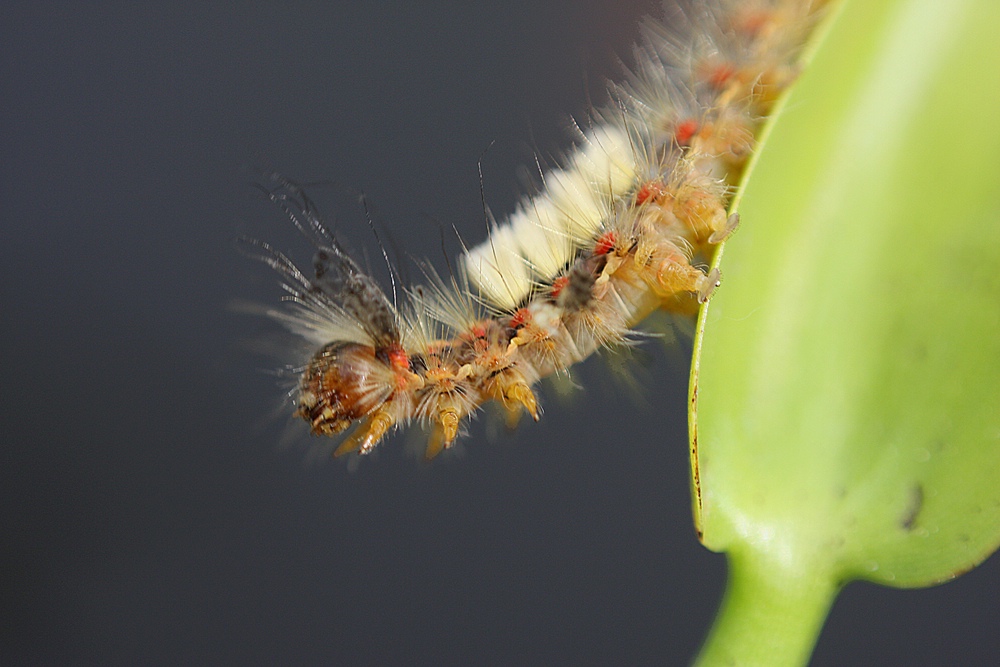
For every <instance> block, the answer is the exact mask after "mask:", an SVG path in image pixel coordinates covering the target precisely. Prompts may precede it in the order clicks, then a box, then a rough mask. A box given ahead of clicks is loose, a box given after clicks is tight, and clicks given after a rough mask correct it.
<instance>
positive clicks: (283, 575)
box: [0, 0, 1000, 665]
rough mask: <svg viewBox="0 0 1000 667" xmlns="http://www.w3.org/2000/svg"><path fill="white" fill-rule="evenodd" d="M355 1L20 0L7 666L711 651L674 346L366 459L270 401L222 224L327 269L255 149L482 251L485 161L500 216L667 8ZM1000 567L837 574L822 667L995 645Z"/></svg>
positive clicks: (11, 13) (2, 279) (973, 657)
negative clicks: (508, 425)
mask: <svg viewBox="0 0 1000 667" xmlns="http://www.w3.org/2000/svg"><path fill="white" fill-rule="evenodd" d="M345 4H346V3H345ZM350 4H351V6H350V7H334V6H332V3H308V2H301V3H289V6H287V7H285V8H277V7H274V6H272V5H270V4H266V3H259V2H247V3H239V4H237V5H233V6H231V7H227V8H210V7H205V6H202V5H201V4H194V3H192V4H190V5H188V6H185V5H183V4H181V3H169V6H160V7H156V6H153V5H141V6H132V5H130V4H127V3H106V4H103V5H99V6H92V7H89V8H83V7H82V6H79V5H76V4H74V3H45V2H30V3H28V2H20V3H18V2H15V3H10V4H8V5H7V7H6V10H5V19H4V21H3V22H2V24H0V54H2V55H0V127H2V128H3V129H2V132H0V142H2V151H0V154H2V156H3V159H2V161H0V169H2V174H3V176H2V179H0V253H2V254H0V257H2V261H0V290H2V301H0V303H2V306H3V315H2V317H0V336H2V346H3V347H2V349H3V353H2V354H0V374H2V387H3V390H2V392H3V401H2V402H0V419H2V431H0V433H2V434H3V437H2V442H3V446H2V448H0V461H2V464H0V525H2V526H3V530H2V531H0V662H2V663H3V664H5V665H37V664H102V665H116V664H121V665H133V664H181V663H183V664H212V665H215V664H241V665H243V664H276V663H282V664H328V665H332V664H344V665H363V664H373V665H375V664H377V665H416V664H426V665H431V664H433V665H488V664H494V665H514V664H516V665H534V664H539V665H548V664H575V665H611V664H615V665H620V664H684V663H686V662H687V661H688V660H690V658H691V657H692V656H693V655H694V654H695V652H696V651H697V648H698V646H699V644H700V642H701V640H702V638H703V636H704V633H705V631H706V630H707V628H708V626H709V624H710V622H711V619H712V616H713V613H714V610H715V608H716V605H717V604H718V601H719V598H720V596H721V593H722V588H723V584H724V580H725V563H724V559H723V557H721V556H719V555H717V554H712V553H709V552H708V551H706V550H705V549H704V548H702V547H701V546H700V545H699V544H698V542H697V540H696V538H695V535H694V531H693V529H692V526H691V518H690V507H689V497H688V472H687V471H688V463H687V436H686V425H685V423H686V416H685V394H686V383H687V370H686V368H685V361H684V359H685V357H686V355H687V353H688V351H689V343H688V342H682V343H681V344H680V345H679V346H675V347H673V348H672V351H666V352H665V351H664V349H663V345H661V344H660V343H658V342H657V341H655V340H652V341H648V342H646V343H645V344H644V345H643V346H642V352H641V354H642V355H643V359H642V363H639V364H633V368H634V369H635V371H636V372H635V376H634V383H633V385H631V387H632V388H629V385H628V384H622V383H621V382H620V381H618V380H616V379H615V378H614V376H613V375H612V374H611V373H610V372H609V371H608V369H607V364H606V363H605V362H604V361H602V360H600V359H593V360H591V361H590V362H588V363H587V364H586V365H585V367H584V368H583V369H582V370H581V371H580V373H579V374H578V375H576V376H575V378H576V380H577V381H578V383H579V384H580V385H581V387H582V389H580V390H578V391H576V392H575V393H574V394H573V395H572V396H571V397H570V398H569V400H566V401H563V400H561V399H559V398H558V397H557V395H556V394H555V393H553V392H552V391H549V390H545V393H544V396H543V401H544V406H545V408H546V413H545V416H544V418H543V420H542V421H541V423H539V424H523V425H522V426H521V427H520V428H519V429H518V430H517V431H516V432H514V433H513V434H506V435H505V434H500V435H499V436H498V437H491V434H492V433H493V432H494V431H496V430H497V429H495V428H492V427H491V425H490V423H489V420H481V421H480V422H478V423H477V424H475V425H474V426H473V427H472V430H471V435H470V437H467V438H465V439H464V441H463V444H462V446H461V447H459V448H457V451H454V452H448V453H446V454H445V455H443V456H441V457H440V458H439V459H438V460H437V461H435V462H434V463H433V464H430V465H427V464H424V463H422V462H421V461H420V460H419V458H418V457H415V456H414V455H413V454H412V453H410V452H411V450H412V447H410V446H409V445H408V443H407V440H408V438H407V437H406V436H397V437H396V438H394V439H392V440H391V441H390V442H389V443H388V444H386V445H383V446H382V447H381V448H380V449H379V450H378V451H377V452H376V454H375V455H373V456H371V457H369V458H367V459H364V460H361V461H360V465H357V466H354V465H348V464H345V463H344V462H343V461H330V460H327V457H326V456H325V454H324V452H325V451H327V450H322V449H320V450H317V449H316V447H317V442H318V441H316V440H313V439H310V438H308V437H307V436H306V434H305V427H304V426H300V425H299V424H292V423H291V422H290V420H289V418H288V414H287V411H284V410H282V404H281V401H282V392H281V389H280V388H279V386H278V384H277V382H276V380H275V378H274V377H273V376H271V375H268V374H267V373H266V372H265V371H267V370H270V369H273V368H274V367H275V366H276V365H278V364H279V362H277V361H275V360H273V359H270V358H268V357H263V356H260V355H257V354H254V353H253V352H251V351H249V349H248V348H250V347H253V346H254V343H253V342H254V341H259V340H261V339H265V338H267V337H268V336H269V335H270V334H273V333H274V331H275V330H276V327H275V325H273V324H272V323H270V322H267V321H265V320H261V319H258V318H254V317H248V316H246V315H240V314H238V313H235V312H233V310H232V308H231V305H232V304H233V303H234V302H236V301H241V300H242V301H258V302H264V303H273V302H275V301H276V299H277V298H278V297H279V295H280V290H279V289H278V287H277V280H276V276H275V275H273V274H272V273H271V272H270V271H269V270H268V269H267V268H266V267H264V266H263V265H259V264H256V263H254V262H251V261H249V260H247V259H246V258H244V257H242V256H241V255H240V254H239V253H238V252H237V251H236V249H235V247H234V244H233V240H234V239H235V238H236V237H237V236H239V235H242V234H247V235H250V236H254V237H257V238H262V239H265V240H268V241H270V242H271V243H273V244H274V245H275V246H276V247H277V248H279V249H281V250H283V251H285V252H287V253H289V254H290V255H291V256H292V257H293V258H294V259H296V260H297V261H298V262H300V263H301V264H308V262H309V258H310V254H311V252H310V248H309V245H308V243H307V242H306V241H305V240H304V239H302V238H301V237H299V236H298V235H297V234H296V232H295V231H294V230H293V229H292V227H291V225H290V224H288V222H287V220H285V219H284V218H283V216H282V214H281V213H280V212H279V211H277V210H276V209H275V207H274V206H273V205H271V204H270V203H269V202H267V201H266V199H265V197H264V196H263V195H262V194H261V193H260V192H259V191H258V190H256V189H255V188H254V187H253V186H252V184H253V183H254V181H255V180H259V179H258V174H259V173H260V172H261V170H270V169H274V170H277V171H279V172H281V173H283V174H286V175H288V176H289V177H291V178H294V179H298V180H300V181H312V180H324V181H331V182H333V183H335V184H336V186H334V187H317V188H313V189H312V190H311V193H312V194H313V196H314V197H315V199H316V200H317V201H318V202H319V205H320V207H321V210H322V211H324V212H325V213H326V214H327V219H328V220H329V221H330V222H331V224H332V225H333V226H335V227H336V229H337V232H338V234H339V235H340V236H341V237H342V238H343V239H344V240H345V241H346V243H347V245H348V246H349V247H350V248H352V249H353V250H354V252H355V254H356V256H358V257H360V258H362V259H363V258H364V257H365V253H366V252H367V253H368V256H369V257H371V258H373V259H372V264H373V265H374V266H376V267H379V264H378V262H377V261H375V260H376V259H377V254H376V253H375V248H376V246H375V243H374V239H373V237H372V235H371V232H370V230H368V228H367V225H366V223H365V221H364V215H363V213H362V211H361V208H360V207H359V206H358V205H357V203H356V201H354V197H353V196H352V195H351V194H350V193H351V192H353V191H360V190H363V191H364V192H365V193H366V194H367V196H368V198H369V200H370V202H371V204H372V207H373V213H374V218H375V222H376V224H377V225H378V226H379V228H380V229H381V230H384V233H385V234H386V238H389V239H391V240H390V242H389V244H388V245H390V246H391V247H392V248H395V249H396V250H397V251H398V253H399V254H400V255H402V256H405V255H406V254H411V255H413V256H415V257H429V258H430V259H431V261H432V262H433V263H434V264H435V265H436V266H437V267H438V268H439V269H441V270H445V263H444V253H443V252H442V250H441V245H442V240H441V239H442V235H441V231H440V230H441V228H442V227H444V228H446V229H448V228H450V227H451V226H452V225H454V226H455V227H456V228H457V229H458V230H459V232H460V233H461V234H462V236H463V238H465V239H466V240H467V241H469V242H471V243H477V242H479V241H480V240H482V239H483V238H484V236H485V231H484V229H485V223H484V221H483V213H482V202H481V198H480V180H479V175H478V172H477V160H478V159H479V157H480V155H482V154H483V153H484V151H487V148H489V150H488V151H487V152H486V154H485V156H484V157H483V162H482V166H483V182H482V185H483V189H484V191H485V197H486V200H487V202H488V204H489V206H490V207H491V209H492V210H493V211H494V212H495V213H496V214H497V215H498V216H504V215H506V214H508V213H509V212H510V211H511V210H513V207H514V205H515V203H516V201H517V199H518V197H519V195H520V194H521V193H523V192H524V185H523V183H524V177H523V174H524V172H525V165H530V164H531V161H532V156H533V155H534V154H535V153H537V154H538V155H540V156H541V157H542V158H543V159H549V158H551V157H552V156H555V155H557V154H558V152H559V150H560V148H564V147H566V146H567V145H568V141H569V139H570V137H571V136H572V135H571V133H570V132H569V131H568V130H567V128H568V126H569V119H570V117H571V115H572V116H576V117H577V118H580V119H586V117H587V113H588V109H589V108H591V106H592V105H600V104H601V103H603V101H604V100H605V94H604V89H605V84H604V80H605V79H606V78H609V77H610V78H618V77H619V76H620V72H621V65H620V63H619V61H618V59H619V58H621V59H623V60H624V61H626V62H628V61H629V60H630V45H631V44H632V43H633V42H634V41H635V40H636V38H637V36H638V30H637V24H638V22H639V20H640V19H641V17H643V16H644V15H647V14H652V15H659V13H660V10H659V7H658V3H657V2H655V1H648V0H644V1H642V2H632V3H627V4H616V3H608V2H599V1H598V0H584V1H578V2H573V1H571V0H554V1H552V2H547V3H534V2H513V3H488V2H467V3H426V4H424V3H421V5H422V6H419V7H418V6H416V3H383V2H373V1H366V2H358V3H350ZM491 145H492V147H491V148H490V146H491ZM446 245H447V248H448V250H447V252H448V254H449V255H451V256H454V255H455V254H456V253H457V250H458V244H457V242H456V241H455V240H454V238H453V236H449V237H448V239H447V241H446ZM379 270H380V269H378V268H377V269H376V273H378V271H379ZM410 270H411V275H416V272H414V271H413V270H412V265H411V269H410ZM380 275H383V276H384V272H383V273H382V274H380ZM640 367H641V368H640ZM623 387H624V388H625V389H623ZM635 387H638V391H636V390H635V389H634V388H635ZM637 394H638V396H637ZM317 451H318V452H319V454H317ZM998 583H1000V562H998V561H997V559H996V558H993V559H991V560H989V561H987V563H985V564H984V565H983V566H982V567H980V568H979V569H977V570H975V571H973V572H971V573H969V574H967V575H965V576H964V577H962V578H960V579H958V580H957V581H955V582H953V583H950V584H948V585H946V586H943V587H938V588H934V589H929V590H924V591H891V590H887V589H879V588H876V587H873V586H868V585H865V584H853V585H851V586H849V587H848V588H847V589H846V590H845V592H844V593H843V594H842V596H841V597H840V599H839V600H838V601H837V603H836V606H835V607H834V609H833V612H832V614H831V616H830V619H829V623H828V625H827V627H826V629H825V631H824V634H823V636H822V637H821V639H820V642H819V646H818V649H817V653H816V656H815V660H814V664H816V665H843V664H908V665H940V664H962V665H974V664H992V662H993V660H991V658H993V659H995V656H996V655H997V654H998V652H1000V633H997V632H996V628H997V625H998V621H1000V612H998V610H997V605H996V591H997V586H998Z"/></svg>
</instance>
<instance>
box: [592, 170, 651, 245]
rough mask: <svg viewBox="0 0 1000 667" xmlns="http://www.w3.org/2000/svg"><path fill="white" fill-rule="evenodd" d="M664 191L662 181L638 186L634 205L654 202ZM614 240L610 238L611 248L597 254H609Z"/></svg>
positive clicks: (648, 182)
mask: <svg viewBox="0 0 1000 667" xmlns="http://www.w3.org/2000/svg"><path fill="white" fill-rule="evenodd" d="M665 189H666V186H665V185H664V184H663V181H658V180H657V181H646V182H645V183H643V184H642V185H640V186H639V189H638V190H636V191H635V205H636V206H642V205H643V204H646V203H648V202H651V201H656V200H657V199H659V198H660V197H661V196H663V193H664V191H665ZM607 234H613V232H608V233H607ZM607 234H605V235H604V236H607ZM604 236H602V237H601V238H602V239H603V238H604ZM615 240H617V239H614V238H612V244H611V246H609V247H608V249H607V250H605V251H604V252H598V253H597V254H598V255H604V254H607V253H608V252H610V250H611V247H613V246H614V242H613V241H615ZM598 242H599V241H598ZM595 251H596V250H595Z"/></svg>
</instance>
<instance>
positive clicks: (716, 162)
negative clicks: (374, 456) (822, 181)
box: [247, 0, 829, 458]
mask: <svg viewBox="0 0 1000 667" xmlns="http://www.w3.org/2000/svg"><path fill="white" fill-rule="evenodd" d="M826 4H829V3H827V2H825V1H824V0H750V1H747V0H742V1H741V0H722V1H721V2H720V1H718V0H715V1H713V2H712V3H711V4H699V5H696V6H695V7H692V8H688V9H686V10H683V11H681V10H679V9H676V10H675V11H673V12H672V13H670V14H669V15H668V17H667V18H666V20H664V21H663V22H662V23H652V22H648V23H647V24H646V25H645V26H644V29H645V37H644V41H643V43H642V45H641V46H639V47H637V48H636V54H635V55H636V66H635V69H634V70H633V71H632V72H630V73H629V75H628V77H627V81H626V83H624V84H622V85H617V86H612V87H611V98H612V100H613V103H612V104H610V105H609V106H608V107H607V108H605V109H604V110H602V111H599V112H595V114H594V122H593V123H592V124H591V125H590V126H589V127H588V129H581V130H580V140H579V142H578V146H577V147H576V149H575V150H573V151H571V152H570V153H568V155H567V156H566V158H565V160H564V162H563V165H562V166H561V167H559V168H555V169H552V170H549V171H548V172H546V173H542V174H540V176H541V182H542V187H541V188H540V191H539V192H538V193H537V194H535V195H532V196H529V197H526V198H525V199H524V200H522V201H521V203H520V204H519V206H518V207H517V209H516V210H515V212H514V213H513V214H512V215H511V216H510V217H509V218H508V219H507V221H506V222H505V223H503V224H494V225H493V226H492V227H491V229H490V232H489V238H488V240H487V241H486V242H484V243H483V244H481V245H479V246H476V247H474V248H471V249H467V250H466V252H465V253H464V255H463V256H462V257H461V259H460V262H459V266H458V270H457V271H455V272H453V273H451V274H450V275H449V276H448V277H447V278H444V277H441V276H440V275H439V274H438V273H436V272H435V271H434V270H433V269H432V268H430V267H428V266H425V267H423V268H424V273H425V274H426V276H427V283H426V284H425V285H419V286H415V287H410V288H407V289H405V290H404V291H403V293H402V295H401V296H402V298H401V299H400V300H398V301H397V295H396V288H395V284H394V285H393V297H392V299H390V298H389V297H388V296H387V295H386V293H385V292H384V291H383V290H382V288H381V287H380V286H379V285H378V284H377V283H376V282H375V281H374V280H373V279H372V278H371V277H369V276H368V275H366V274H365V273H364V272H363V271H362V270H361V268H360V267H359V265H358V264H357V263H356V262H355V261H354V260H353V259H352V258H351V257H350V256H349V255H348V253H347V252H346V251H345V250H344V249H343V247H342V246H341V244H340V243H338V241H337V240H336V238H334V237H333V235H331V234H330V233H329V232H328V230H327V229H326V227H325V226H324V225H323V223H322V221H321V220H320V217H319V215H318V213H317V211H316V207H315V206H314V204H313V202H312V201H311V200H310V199H309V197H308V196H307V195H306V194H305V192H304V191H303V190H302V188H301V187H300V186H298V185H297V184H295V183H293V182H291V181H289V180H287V179H284V178H281V177H278V176H274V177H272V182H271V184H270V186H269V187H268V188H267V192H268V194H269V196H270V198H271V199H272V200H273V201H274V202H276V203H277V204H279V205H280V206H281V207H282V208H283V209H284V211H285V212H286V213H287V214H288V216H289V217H290V218H291V220H292V221H293V222H294V223H295V225H296V226H298V227H299V229H300V230H301V231H302V232H304V233H305V234H306V235H307V236H309V237H311V238H312V239H313V241H314V243H315V244H316V246H317V251H316V254H315V257H314V262H313V263H314V267H313V269H314V273H313V276H312V277H310V276H308V275H306V274H305V273H304V272H303V271H301V270H300V269H299V268H297V267H296V266H295V264H294V263H293V262H292V261H291V260H289V259H288V258H287V257H286V256H285V255H283V254H281V253H279V252H277V251H276V250H274V249H273V248H272V247H271V246H269V245H268V244H266V243H263V242H260V241H255V240H248V241H247V243H249V244H250V246H251V247H252V249H253V251H254V254H255V255H256V256H257V257H258V258H259V259H261V260H262V261H264V262H266V263H267V264H269V265H270V266H271V267H272V268H274V269H276V270H277V271H278V272H279V273H280V274H281V276H282V278H283V283H282V286H283V288H284V290H285V291H286V292H287V294H288V298H287V301H288V302H289V304H290V305H289V307H287V308H285V309H283V310H272V311H270V314H271V315H272V316H273V317H275V318H276V319H278V320H279V321H281V322H282V323H283V324H284V325H285V326H286V327H288V328H289V329H290V330H291V331H292V332H293V333H295V334H297V335H299V336H302V337H303V338H305V339H306V340H307V341H308V342H309V343H311V344H312V345H314V346H315V349H316V351H315V353H314V354H313V356H312V358H311V359H309V360H308V361H307V362H306V363H305V364H304V366H303V367H302V370H301V376H300V379H299V381H298V386H297V388H296V391H295V395H294V401H295V404H296V406H295V408H296V409H295V414H296V416H298V417H300V418H302V419H304V420H305V421H306V422H308V424H309V426H310V429H311V431H312V433H314V434H317V435H337V434H341V433H344V432H345V431H347V430H348V429H349V428H350V427H352V426H354V430H353V432H351V433H350V434H349V435H348V436H347V437H346V438H345V439H344V440H343V441H342V442H341V443H340V444H339V446H338V447H337V449H336V451H335V454H336V455H343V454H347V453H350V452H355V451H356V452H359V453H361V454H365V453H368V452H370V451H372V449H373V448H374V447H375V446H376V445H377V444H378V443H379V442H380V441H381V440H382V439H383V438H384V437H385V436H386V434H388V433H389V432H390V431H392V430H394V429H397V428H401V427H403V426H405V425H407V424H410V423H412V422H418V423H419V424H421V425H423V426H424V427H425V428H426V429H428V430H429V431H430V439H429V443H428V445H427V449H426V456H427V458H433V457H434V456H436V455H437V454H438V453H440V452H441V451H442V450H443V449H445V448H447V447H450V446H451V445H452V444H453V443H454V442H455V440H456V438H457V437H458V436H459V433H460V431H461V429H462V426H463V424H464V423H465V421H467V419H468V418H469V417H470V416H471V415H472V414H473V413H475V412H476V411H477V410H479V409H480V407H481V406H483V405H484V404H485V403H487V402H489V401H495V402H497V403H498V404H499V405H500V406H502V408H503V410H504V411H505V412H506V414H507V416H508V421H509V423H511V424H513V423H516V421H517V420H518V419H519V418H520V416H521V415H523V414H525V413H527V414H528V415H529V416H531V417H532V418H533V419H535V420H537V419H538V418H539V404H538V399H537V397H536V394H535V390H534V389H533V387H534V385H535V384H536V383H537V382H538V381H539V380H540V379H541V378H544V377H546V376H548V375H551V374H553V373H556V372H558V371H560V370H563V369H566V368H568V367H570V366H571V365H573V364H575V363H577V362H579V361H582V360H583V359H585V358H587V357H588V356H590V355H591V354H593V353H594V352H595V351H597V350H598V349H600V348H602V347H608V346H613V345H618V344H621V343H623V342H625V341H626V340H627V338H628V336H629V334H630V333H631V331H632V327H634V326H636V325H637V324H638V323H639V322H640V321H641V320H642V319H644V318H645V317H646V316H647V315H649V314H650V313H651V312H652V311H654V310H656V309H665V310H667V311H671V312H675V313H681V314H691V313H693V312H695V311H696V309H697V306H698V303H699V302H704V301H705V300H707V299H708V298H709V297H710V295H711V294H712V291H713V290H714V289H715V288H716V287H717V286H718V285H719V283H720V275H719V272H718V270H717V269H713V270H711V271H705V270H703V269H702V268H699V266H700V265H699V262H704V261H705V260H707V259H709V258H710V257H711V255H712V253H713V250H714V248H715V247H716V246H717V245H718V244H719V243H721V242H722V241H723V240H724V239H725V238H726V237H727V236H728V235H729V234H731V233H732V232H733V230H734V229H735V227H736V225H737V223H738V221H739V217H738V214H736V213H732V214H730V213H728V210H727V209H728V205H729V201H730V198H731V188H732V185H733V183H734V182H735V179H736V178H737V177H738V175H739V174H740V172H741V170H742V168H743V166H744V164H745V163H746V160H747V158H748V156H749V155H750V154H751V152H752V150H753V148H754V143H755V137H756V134H757V133H758V131H759V128H760V127H761V124H762V122H763V120H764V119H765V118H766V116H767V114H768V112H769V111H770V110H771V108H772V106H773V104H774V101H775V100H776V98H777V97H778V96H779V95H780V94H781V93H782V92H783V91H784V90H785V89H787V87H788V86H789V85H790V84H791V83H792V82H793V81H794V79H795V77H796V74H797V70H798V62H799V57H800V53H801V50H802V45H803V43H804V41H805V39H806V37H807V36H808V34H809V32H810V31H811V29H812V28H813V27H814V25H815V24H816V21H817V20H818V18H819V16H820V15H821V14H822V13H823V9H824V6H825V5H826Z"/></svg>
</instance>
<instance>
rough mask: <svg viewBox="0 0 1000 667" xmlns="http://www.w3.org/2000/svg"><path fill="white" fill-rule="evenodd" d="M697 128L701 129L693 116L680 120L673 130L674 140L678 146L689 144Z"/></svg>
mask: <svg viewBox="0 0 1000 667" xmlns="http://www.w3.org/2000/svg"><path fill="white" fill-rule="evenodd" d="M699 129H701V125H700V124H699V123H698V121H696V120H695V119H693V118H688V119H687V120H685V121H681V122H680V123H678V124H677V128H676V129H675V130H674V140H675V141H676V142H677V145H678V146H690V145H691V139H693V138H694V135H696V134H697V133H698V130H699Z"/></svg>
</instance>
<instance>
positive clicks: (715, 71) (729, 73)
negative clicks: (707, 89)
mask: <svg viewBox="0 0 1000 667" xmlns="http://www.w3.org/2000/svg"><path fill="white" fill-rule="evenodd" d="M735 75H736V66H735V65H733V64H732V63H718V64H714V65H712V66H711V67H710V68H709V70H708V73H707V75H706V76H705V81H706V82H707V83H708V85H710V86H712V87H713V88H716V89H721V88H725V87H726V84H727V83H729V81H730V79H732V78H733V77H734V76H735Z"/></svg>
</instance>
